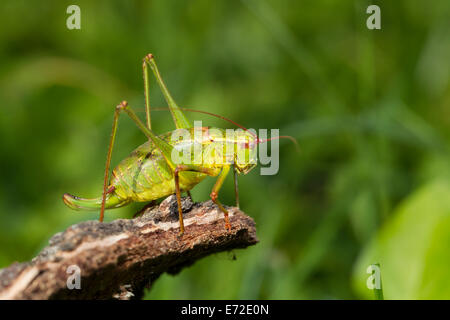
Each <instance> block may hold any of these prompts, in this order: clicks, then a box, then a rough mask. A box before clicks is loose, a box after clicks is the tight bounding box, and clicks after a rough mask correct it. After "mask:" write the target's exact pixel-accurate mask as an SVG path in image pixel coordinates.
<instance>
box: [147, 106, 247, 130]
mask: <svg viewBox="0 0 450 320" xmlns="http://www.w3.org/2000/svg"><path fill="white" fill-rule="evenodd" d="M180 109H181V110H183V111H189V112H197V113H203V114H207V115H210V116H213V117H216V118H219V119H222V120H225V121H228V122H229V123H232V124H234V125H235V126H237V127H239V128H241V129H242V130H245V131H248V129H247V128H246V127H244V126H243V125H240V124H239V123H237V122H235V121H233V120H231V119H228V118H226V117H224V116H221V115H218V114H215V113H212V112H208V111H202V110H196V109H190V108H180ZM153 110H155V111H163V110H169V108H166V107H160V108H152V111H153ZM248 132H250V133H251V134H253V133H252V132H251V131H248Z"/></svg>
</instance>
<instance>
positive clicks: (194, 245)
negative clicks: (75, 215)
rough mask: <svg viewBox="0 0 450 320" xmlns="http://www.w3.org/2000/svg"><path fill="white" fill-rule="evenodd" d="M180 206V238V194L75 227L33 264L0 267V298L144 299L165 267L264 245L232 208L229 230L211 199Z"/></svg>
mask: <svg viewBox="0 0 450 320" xmlns="http://www.w3.org/2000/svg"><path fill="white" fill-rule="evenodd" d="M182 206H183V212H184V225H185V233H184V235H183V236H181V237H179V236H178V232H179V223H178V218H177V216H178V213H177V204H176V199H175V196H170V197H168V198H167V199H165V200H164V201H163V202H162V203H161V204H160V205H159V206H158V205H156V206H154V207H151V208H148V209H146V210H145V212H144V214H143V215H142V216H140V217H138V218H135V219H128V220H127V219H118V220H115V221H112V222H110V223H100V222H98V221H86V222H82V223H79V224H75V225H72V226H70V227H69V228H68V229H66V230H65V231H64V232H61V233H57V234H55V235H54V236H53V237H52V238H51V239H50V241H49V246H47V247H46V248H44V249H43V250H42V251H41V252H40V254H39V255H38V256H37V257H35V258H34V259H32V260H31V261H30V262H24V263H17V262H16V263H14V264H12V265H11V266H9V267H7V268H5V269H1V270H0V299H139V298H141V297H142V295H143V292H144V288H150V287H151V285H152V284H153V282H154V281H155V280H156V279H157V278H158V277H159V276H160V275H161V274H162V273H164V272H167V273H169V274H176V273H178V272H180V271H181V270H182V269H183V268H185V267H187V266H190V265H192V264H193V263H194V262H195V261H197V260H198V259H201V258H202V257H205V256H207V255H210V254H213V253H216V252H220V251H226V250H231V249H236V248H245V247H248V246H250V245H254V244H256V243H257V242H258V239H257V238H256V229H255V223H254V221H253V219H251V218H250V217H248V216H246V215H245V214H244V213H243V212H242V211H240V210H239V209H238V208H235V207H227V209H228V210H229V214H230V222H231V226H232V228H231V232H229V231H227V230H226V229H225V223H224V219H223V214H222V212H221V211H220V210H219V209H218V208H217V206H216V205H214V204H213V202H212V201H207V202H203V203H192V201H191V200H190V198H183V199H182ZM78 275H79V276H78ZM78 287H79V288H78ZM70 288H71V289H70Z"/></svg>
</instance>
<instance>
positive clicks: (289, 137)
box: [258, 136, 300, 152]
mask: <svg viewBox="0 0 450 320" xmlns="http://www.w3.org/2000/svg"><path fill="white" fill-rule="evenodd" d="M276 139H289V140H291V141H292V142H293V143H294V144H295V148H296V149H297V152H300V146H299V145H298V142H297V140H296V139H295V138H294V137H292V136H278V137H272V138H268V139H258V143H264V142H267V141H271V140H276Z"/></svg>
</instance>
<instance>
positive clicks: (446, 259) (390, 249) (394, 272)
mask: <svg viewBox="0 0 450 320" xmlns="http://www.w3.org/2000/svg"><path fill="white" fill-rule="evenodd" d="M449 228H450V183H449V182H448V180H444V181H442V180H438V181H436V182H433V183H430V184H428V185H426V186H424V187H423V188H421V189H419V190H417V191H416V192H414V193H413V194H412V195H410V196H409V197H408V198H407V199H406V200H405V201H404V202H403V203H402V204H401V205H400V206H399V207H398V208H397V209H396V210H395V212H394V213H393V216H392V218H391V219H390V220H389V221H388V222H387V223H386V224H385V225H384V226H383V228H382V229H381V230H380V231H379V233H378V235H377V236H376V237H375V239H374V240H373V241H372V242H371V243H370V245H369V246H368V247H367V248H366V249H364V251H363V252H362V254H361V257H360V258H359V259H358V262H357V264H356V268H355V273H354V276H355V277H354V282H355V286H356V288H357V290H358V291H359V292H360V293H361V294H362V295H363V296H366V297H367V296H368V295H369V290H367V288H366V287H365V282H364V279H365V278H367V274H366V273H365V270H366V268H367V266H369V265H370V264H371V263H373V262H374V261H380V263H381V265H382V281H383V287H384V294H385V297H386V298H387V299H450V278H449V276H448V265H449V263H450V251H449V250H448V248H449V246H450V236H449V230H450V229H449Z"/></svg>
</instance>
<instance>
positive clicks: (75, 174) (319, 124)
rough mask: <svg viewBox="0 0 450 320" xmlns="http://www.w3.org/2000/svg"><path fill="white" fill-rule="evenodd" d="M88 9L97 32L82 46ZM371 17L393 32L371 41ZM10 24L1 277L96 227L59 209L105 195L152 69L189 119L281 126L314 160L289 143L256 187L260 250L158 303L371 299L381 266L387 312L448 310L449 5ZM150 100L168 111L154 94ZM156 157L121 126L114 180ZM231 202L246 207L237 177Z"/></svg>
mask: <svg viewBox="0 0 450 320" xmlns="http://www.w3.org/2000/svg"><path fill="white" fill-rule="evenodd" d="M70 4H77V5H79V6H80V8H81V30H68V29H67V28H66V19H67V17H68V16H69V15H68V14H66V8H67V6H68V5H70ZM370 4H378V5H380V7H381V25H382V29H381V30H368V29H367V28H366V19H367V18H368V16H369V15H368V14H366V8H367V6H368V5H370ZM0 21H1V28H0V99H1V107H0V167H1V175H0V176H1V183H0V267H6V266H8V265H9V264H11V263H12V262H14V261H25V260H29V259H30V258H32V257H33V256H34V255H35V254H37V253H38V252H39V251H40V250H41V249H42V248H43V247H44V246H45V245H46V244H47V241H48V239H49V237H50V236H51V235H53V234H54V233H56V232H58V231H62V230H64V229H65V228H66V227H68V226H69V225H71V224H73V223H76V222H79V221H84V220H88V219H97V217H98V213H86V212H75V211H72V210H70V209H68V208H67V207H65V206H64V204H63V202H62V200H61V196H62V194H63V193H64V192H69V193H72V194H76V195H80V196H86V197H94V196H98V195H100V193H101V189H102V178H103V169H104V164H105V158H106V151H107V143H108V139H109V135H110V130H111V125H112V118H113V110H114V106H115V105H116V104H117V103H118V102H120V101H121V100H124V99H126V100H128V101H129V102H130V104H131V105H132V106H134V108H135V109H137V110H140V111H141V112H140V113H139V115H140V116H141V117H142V119H143V118H144V112H143V106H144V97H143V81H142V69H141V63H142V58H143V57H144V55H145V54H147V53H150V52H151V53H153V54H154V55H155V57H156V59H157V63H158V66H159V68H160V71H161V73H162V76H163V78H164V80H165V81H166V83H167V85H168V87H169V89H170V91H171V92H172V94H173V96H174V98H175V100H176V101H177V102H178V104H179V105H180V106H190V107H195V108H197V109H200V110H206V111H210V112H214V113H217V114H221V115H223V116H226V117H229V118H231V119H233V120H235V121H237V122H239V123H241V124H243V125H245V126H247V127H250V128H256V129H258V128H269V129H270V128H279V129H280V134H285V135H292V136H294V137H296V138H297V140H298V142H299V144H300V148H301V152H300V153H296V152H295V148H294V147H293V145H292V144H290V143H289V142H286V141H282V142H281V146H280V170H279V172H278V174H277V175H275V176H261V175H259V169H255V170H253V171H252V172H251V173H250V174H248V175H247V176H241V177H240V179H239V183H240V195H241V207H242V209H243V210H244V211H245V212H246V213H247V214H249V215H250V216H252V217H253V218H254V219H255V221H256V223H257V230H258V237H259V239H260V243H259V244H258V245H256V246H254V247H251V248H249V249H246V250H237V251H234V252H232V253H222V254H217V255H214V256H210V257H208V258H205V259H203V260H201V261H200V262H198V263H196V264H195V265H194V266H192V267H190V268H189V269H186V270H184V271H183V272H181V273H180V274H179V275H177V276H175V277H173V276H168V275H163V276H162V277H161V278H160V279H159V280H158V281H157V282H156V283H155V285H154V287H153V289H152V290H151V291H149V292H148V293H147V294H146V298H148V299H179V298H191V299H200V298H202V299H234V298H237V299H240V298H246V299H258V298H262V299H265V298H272V299H350V298H357V299H359V298H363V299H364V298H367V299H372V298H373V293H372V292H371V291H370V290H368V289H367V288H366V280H367V277H368V276H369V275H368V274H367V273H366V269H367V267H368V266H369V265H370V264H372V263H375V262H379V263H381V271H382V281H383V287H384V295H385V298H387V299H408V298H410V299H416V298H424V299H430V298H437V299H445V298H446V299H449V298H450V274H449V273H448V270H449V265H450V250H449V248H450V182H449V181H450V163H449V160H450V152H449V146H450V83H449V70H450V66H449V64H450V41H449V35H450V2H449V1H446V0H442V1H432V2H430V1H419V0H404V1H383V2H381V1H359V0H354V1H325V0H322V1H312V0H310V1H306V0H305V1H287V0H281V1H275V0H243V1H209V0H199V1H197V0H196V1H163V0H160V1H126V0H123V1H95V2H94V1H40V2H34V1H18V0H14V1H12V0H7V1H2V2H1V4H0ZM151 102H152V105H153V106H155V107H156V106H158V107H160V106H165V103H164V100H163V97H162V94H161V93H160V91H159V89H158V88H157V87H156V82H155V81H154V80H153V79H152V83H151ZM188 116H189V117H190V119H192V120H193V119H199V120H203V123H204V124H206V125H214V126H220V127H230V126H229V124H228V123H226V122H223V121H220V120H218V119H215V118H211V117H208V116H203V115H198V114H192V113H191V114H189V115H188ZM152 117H153V128H154V129H155V130H156V131H157V132H160V133H162V132H166V131H168V130H171V129H172V128H173V127H174V126H173V123H172V120H171V117H170V115H169V113H167V112H154V113H153V115H152ZM144 141H145V137H144V136H143V135H142V134H141V133H140V132H139V130H138V129H137V128H135V126H134V124H133V123H132V121H131V120H129V119H128V118H127V117H122V118H121V120H120V122H119V129H118V136H117V144H116V148H115V150H114V155H113V164H117V163H118V162H119V161H120V160H121V159H122V158H124V157H125V156H127V155H128V154H129V152H131V151H132V150H133V149H134V148H135V147H137V146H138V145H140V144H141V143H143V142H144ZM213 183H214V180H213V179H209V180H208V181H205V182H204V183H202V184H200V185H198V187H197V188H195V189H194V190H193V196H194V199H195V200H197V201H200V200H207V199H208V195H209V192H210V188H211V187H212V185H213ZM221 197H222V199H223V202H224V203H225V204H229V205H231V204H233V203H234V192H233V187H232V179H231V178H229V179H228V180H227V182H226V184H225V186H224V187H223V188H222V192H221ZM140 207H142V204H137V205H131V206H129V207H126V208H121V209H118V210H115V211H114V210H113V211H109V212H107V220H108V221H110V220H113V219H117V218H129V217H131V216H132V214H133V213H134V212H136V210H138V209H139V208H140ZM233 255H235V256H236V258H237V259H236V260H234V259H233Z"/></svg>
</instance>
